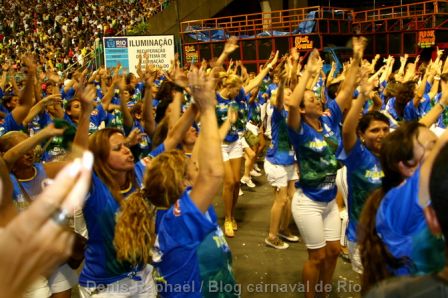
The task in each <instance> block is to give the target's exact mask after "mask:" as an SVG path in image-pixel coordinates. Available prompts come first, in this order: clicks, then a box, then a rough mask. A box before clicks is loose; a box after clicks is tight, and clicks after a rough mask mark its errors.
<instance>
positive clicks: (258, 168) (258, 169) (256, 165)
mask: <svg viewBox="0 0 448 298" xmlns="http://www.w3.org/2000/svg"><path fill="white" fill-rule="evenodd" d="M254 170H255V171H257V172H261V169H260V167H259V166H258V164H254Z"/></svg>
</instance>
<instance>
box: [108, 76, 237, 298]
mask: <svg viewBox="0 0 448 298" xmlns="http://www.w3.org/2000/svg"><path fill="white" fill-rule="evenodd" d="M190 80H191V82H190V83H191V85H192V91H193V97H194V98H195V105H197V107H198V109H199V111H200V122H201V132H200V137H199V140H198V143H197V144H196V147H195V152H194V153H193V156H192V157H191V158H190V159H189V158H187V157H186V156H185V154H184V153H183V152H181V151H179V150H173V151H167V152H165V153H162V154H161V155H159V156H157V157H156V158H154V159H153V160H152V161H151V163H150V165H149V166H148V168H147V170H146V173H145V179H144V181H143V182H144V188H143V191H142V192H140V193H136V194H135V195H133V196H132V197H130V198H129V200H128V201H127V202H126V204H125V205H124V206H123V211H122V212H121V213H120V216H119V219H118V224H117V229H116V231H117V234H116V238H115V243H116V245H117V248H118V252H119V254H120V255H121V256H122V257H123V258H124V259H127V260H132V261H137V260H141V259H144V260H146V261H150V260H149V258H152V261H153V264H154V266H155V267H156V268H157V271H158V274H159V277H158V278H157V281H158V287H157V288H158V290H159V294H160V295H161V296H162V297H184V296H188V297H234V296H236V295H237V293H236V292H235V291H236V290H237V289H238V288H237V287H236V284H235V280H234V278H233V273H232V270H231V255H230V250H229V247H228V245H227V243H226V240H225V238H224V234H223V233H222V231H221V229H220V228H219V226H218V223H217V217H216V214H215V212H214V208H213V205H212V200H213V197H214V196H215V195H216V193H217V192H218V190H219V187H220V186H221V183H222V180H223V176H224V166H223V161H222V156H221V140H220V135H219V132H218V125H217V120H216V115H215V104H216V100H215V94H214V90H213V86H212V84H213V83H212V81H211V79H206V78H205V77H203V76H202V75H200V74H198V73H197V71H194V74H193V75H192V76H191V77H190ZM142 210H144V211H142ZM145 214H146V216H145ZM154 216H155V218H154ZM129 239H138V240H136V241H129ZM151 247H154V249H153V250H152V251H150V249H151ZM226 289H227V291H226Z"/></svg>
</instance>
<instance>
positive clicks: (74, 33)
mask: <svg viewBox="0 0 448 298" xmlns="http://www.w3.org/2000/svg"><path fill="white" fill-rule="evenodd" d="M169 2H170V1H169V0H138V1H137V0H127V1H117V0H113V1H104V0H101V1H92V0H88V1H73V0H70V1H60V0H58V1H40V0H33V1H28V2H23V1H19V0H13V1H8V5H2V6H0V16H1V19H2V20H1V22H0V61H2V63H4V62H8V63H10V64H11V65H12V66H13V67H15V68H17V69H20V55H21V54H23V53H25V52H32V53H36V54H37V55H38V57H39V60H38V61H37V62H38V63H39V65H40V66H41V67H42V68H44V69H45V70H48V69H55V70H57V71H61V72H62V71H65V70H66V69H67V68H68V67H69V66H70V65H73V64H76V65H77V66H83V65H85V64H86V63H87V62H88V60H92V59H93V58H92V57H93V56H92V53H94V49H95V45H96V44H97V43H98V41H97V40H100V42H101V39H102V37H103V36H114V35H126V33H127V32H128V31H129V30H131V29H132V28H133V27H134V26H135V25H137V24H139V23H141V22H143V21H145V20H147V19H148V18H150V17H151V16H153V15H155V14H157V13H159V12H161V11H162V10H163V9H165V8H166V7H167V6H168V5H169ZM124 11H126V13H123V12H124Z"/></svg>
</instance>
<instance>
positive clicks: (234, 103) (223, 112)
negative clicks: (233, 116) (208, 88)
mask: <svg viewBox="0 0 448 298" xmlns="http://www.w3.org/2000/svg"><path fill="white" fill-rule="evenodd" d="M216 99H217V101H218V104H217V105H216V116H217V118H218V125H221V124H222V123H224V121H226V119H227V111H228V109H229V107H232V108H234V109H237V110H238V120H237V121H236V122H235V123H234V124H232V125H231V126H230V130H229V132H228V133H227V135H226V137H225V139H224V141H225V142H228V143H233V142H235V141H237V140H238V138H239V136H238V132H243V131H244V130H245V129H246V123H247V103H246V96H245V94H244V89H243V88H241V89H240V92H239V93H238V95H237V96H236V97H235V98H234V99H227V98H224V97H222V96H221V94H219V93H216Z"/></svg>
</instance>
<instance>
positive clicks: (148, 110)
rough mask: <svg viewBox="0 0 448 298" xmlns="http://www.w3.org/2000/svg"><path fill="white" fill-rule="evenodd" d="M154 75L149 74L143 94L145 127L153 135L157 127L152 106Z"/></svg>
mask: <svg viewBox="0 0 448 298" xmlns="http://www.w3.org/2000/svg"><path fill="white" fill-rule="evenodd" d="M153 81H154V77H153V76H152V75H149V77H147V78H146V80H145V94H144V96H143V115H142V119H143V128H144V129H145V132H146V133H147V134H148V135H149V136H152V135H153V134H154V131H155V129H156V121H155V119H154V111H153V107H152V90H151V89H152V84H153Z"/></svg>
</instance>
